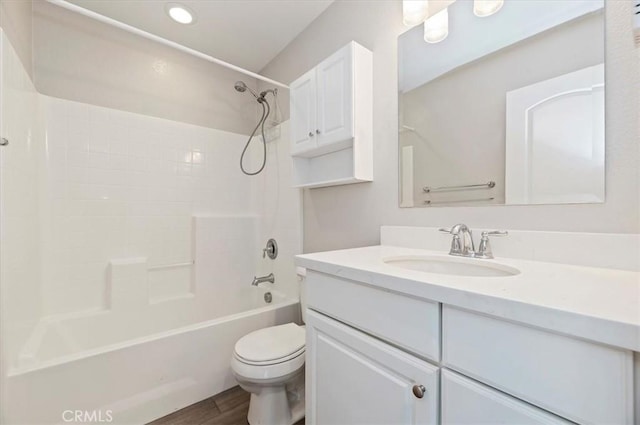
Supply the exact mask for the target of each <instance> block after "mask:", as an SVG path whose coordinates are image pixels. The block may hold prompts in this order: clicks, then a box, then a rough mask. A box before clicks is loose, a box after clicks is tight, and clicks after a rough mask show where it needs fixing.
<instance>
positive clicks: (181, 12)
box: [165, 3, 195, 25]
mask: <svg viewBox="0 0 640 425" xmlns="http://www.w3.org/2000/svg"><path fill="white" fill-rule="evenodd" d="M165 10H166V11H167V14H168V15H169V17H170V18H171V19H173V20H174V21H176V22H178V23H180V24H185V25H186V24H192V23H193V21H195V18H194V14H193V12H192V11H191V10H190V9H189V8H188V7H186V6H183V5H181V4H179V3H168V4H167V6H166V7H165Z"/></svg>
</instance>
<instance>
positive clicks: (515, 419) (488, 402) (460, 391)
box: [441, 369, 570, 425]
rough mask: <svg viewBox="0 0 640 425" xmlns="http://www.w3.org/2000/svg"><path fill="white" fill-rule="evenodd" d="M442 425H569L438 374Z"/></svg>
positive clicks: (461, 379)
mask: <svg viewBox="0 0 640 425" xmlns="http://www.w3.org/2000/svg"><path fill="white" fill-rule="evenodd" d="M441 391H442V392H441V397H442V425H482V424H486V425H512V424H519V425H541V424H546V425H569V424H570V422H568V421H565V420H564V419H561V418H559V417H558V416H555V415H552V414H551V413H547V412H545V411H543V410H540V409H538V408H536V407H533V406H531V405H530V404H527V403H525V402H523V401H520V400H517V399H515V398H513V397H510V396H508V395H506V394H503V393H501V392H499V391H496V390H494V389H493V388H489V387H487V386H485V385H482V384H480V383H478V382H475V381H472V380H470V379H468V378H465V377H463V376H461V375H458V374H457V373H454V372H451V371H449V370H446V369H443V370H442V387H441Z"/></svg>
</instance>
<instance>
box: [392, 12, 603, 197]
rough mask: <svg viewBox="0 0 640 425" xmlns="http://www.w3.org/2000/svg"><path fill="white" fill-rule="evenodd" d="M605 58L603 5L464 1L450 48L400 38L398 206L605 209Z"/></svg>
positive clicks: (415, 35) (413, 34)
mask: <svg viewBox="0 0 640 425" xmlns="http://www.w3.org/2000/svg"><path fill="white" fill-rule="evenodd" d="M441 17H442V16H440V18H441ZM604 53H605V48H604V1H603V0H549V1H547V0H517V1H513V0H505V1H504V4H503V6H502V8H501V9H500V10H499V11H498V12H497V13H495V14H493V15H491V16H488V17H478V16H476V15H474V13H473V2H472V1H470V0H457V1H455V2H453V3H452V4H451V5H449V7H448V35H447V37H446V38H445V39H444V40H442V41H440V42H438V43H427V42H425V39H424V28H423V25H418V26H416V27H413V28H412V29H410V30H408V31H407V32H405V33H404V34H402V35H401V36H400V37H399V39H398V56H399V58H398V63H399V68H400V69H399V95H398V96H399V97H398V105H399V120H398V122H399V127H400V128H399V136H398V140H399V154H398V158H399V162H400V166H399V171H400V173H399V182H400V191H399V192H400V206H401V207H423V206H454V205H456V206H458V205H459V206H470V205H494V204H495V205H504V204H567V203H597V202H604V191H605V186H604V175H605V170H604V150H605V149H604V133H605V131H604V57H605V55H604Z"/></svg>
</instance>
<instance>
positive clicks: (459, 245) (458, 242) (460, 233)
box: [438, 223, 509, 259]
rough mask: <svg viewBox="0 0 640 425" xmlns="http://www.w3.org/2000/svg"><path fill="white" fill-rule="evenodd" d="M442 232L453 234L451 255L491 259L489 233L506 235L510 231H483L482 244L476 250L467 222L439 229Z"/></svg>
mask: <svg viewBox="0 0 640 425" xmlns="http://www.w3.org/2000/svg"><path fill="white" fill-rule="evenodd" d="M438 230H440V231H441V232H445V233H449V234H451V235H453V239H452V240H451V249H449V255H455V256H458V257H472V258H482V259H490V258H493V253H492V251H491V245H490V243H489V235H493V236H506V235H508V234H509V233H508V232H506V231H501V230H493V231H484V232H482V239H481V240H480V246H479V247H478V250H477V251H476V248H475V245H474V243H473V233H472V232H471V229H469V227H467V225H466V224H462V223H460V224H456V225H455V226H453V227H452V228H451V229H444V228H441V229H438Z"/></svg>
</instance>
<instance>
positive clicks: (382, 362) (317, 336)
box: [306, 311, 439, 425]
mask: <svg viewBox="0 0 640 425" xmlns="http://www.w3.org/2000/svg"><path fill="white" fill-rule="evenodd" d="M306 356H307V357H306V413H307V415H306V423H307V424H309V425H315V424H317V425H335V424H340V425H365V424H366V425H391V424H397V425H400V424H402V425H436V424H437V423H438V421H437V419H438V406H439V392H438V382H439V370H438V368H437V367H436V366H434V365H431V364H429V363H427V362H426V361H423V360H420V359H418V358H416V357H414V356H411V355H409V354H407V353H405V352H404V351H401V350H398V349H397V348H394V347H391V346H390V345H388V344H385V343H383V342H381V341H378V340H377V339H375V338H372V337H370V336H368V335H366V334H363V333H362V332H358V331H356V330H355V329H353V328H350V327H348V326H345V325H343V324H342V323H339V322H337V321H335V320H333V319H330V318H328V317H326V316H323V315H321V314H318V313H315V312H312V311H311V312H309V314H308V317H307V353H306ZM415 391H422V392H421V393H418V394H416V393H415Z"/></svg>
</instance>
